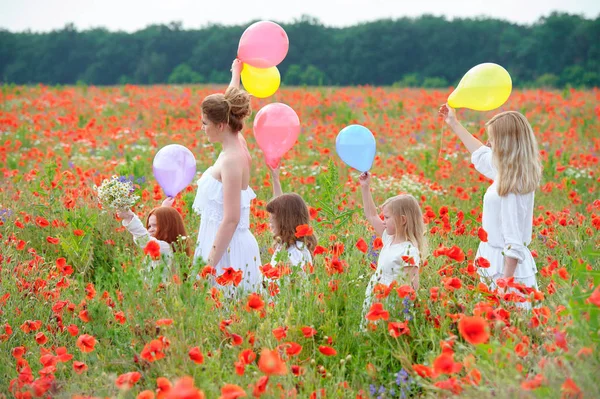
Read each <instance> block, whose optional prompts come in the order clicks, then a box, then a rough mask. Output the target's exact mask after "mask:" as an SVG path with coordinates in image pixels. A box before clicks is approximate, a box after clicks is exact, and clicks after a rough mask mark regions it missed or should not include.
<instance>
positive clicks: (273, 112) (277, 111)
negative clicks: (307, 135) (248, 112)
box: [254, 103, 300, 168]
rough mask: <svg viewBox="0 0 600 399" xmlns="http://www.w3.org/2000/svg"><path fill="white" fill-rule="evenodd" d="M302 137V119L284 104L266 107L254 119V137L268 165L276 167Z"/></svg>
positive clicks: (272, 104)
mask: <svg viewBox="0 0 600 399" xmlns="http://www.w3.org/2000/svg"><path fill="white" fill-rule="evenodd" d="M299 135H300V119H299V118H298V115H297V114H296V112H295V111H294V110H293V109H291V108H290V107H289V106H287V105H285V104H282V103H271V104H268V105H265V106H264V107H262V108H261V110H260V111H258V113H257V114H256V117H255V118H254V137H255V138H256V142H257V143H258V146H259V147H260V149H261V150H262V152H263V153H264V154H265V157H266V158H267V163H268V164H269V166H271V167H273V168H274V167H276V166H277V165H278V164H279V161H280V160H281V157H283V156H284V155H285V153H286V152H288V151H289V150H290V149H291V148H292V147H293V146H294V144H295V143H296V140H297V139H298V136H299Z"/></svg>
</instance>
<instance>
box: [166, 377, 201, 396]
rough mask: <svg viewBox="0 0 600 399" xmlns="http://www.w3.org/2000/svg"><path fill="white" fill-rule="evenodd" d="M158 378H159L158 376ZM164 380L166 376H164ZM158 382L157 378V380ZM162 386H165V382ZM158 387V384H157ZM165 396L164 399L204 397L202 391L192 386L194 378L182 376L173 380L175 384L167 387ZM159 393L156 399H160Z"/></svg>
mask: <svg viewBox="0 0 600 399" xmlns="http://www.w3.org/2000/svg"><path fill="white" fill-rule="evenodd" d="M159 380H160V378H159ZM165 380H166V378H165ZM157 383H158V380H157ZM163 386H165V387H166V385H165V382H163ZM159 387H160V385H159ZM167 389H168V390H167V392H166V396H164V399H204V398H205V396H204V392H202V391H201V390H200V389H198V388H196V387H195V386H194V379H193V378H192V377H183V378H180V379H178V380H177V381H175V385H173V386H170V387H169V388H167ZM161 397H162V396H161V394H160V393H159V394H158V395H157V397H156V399H161Z"/></svg>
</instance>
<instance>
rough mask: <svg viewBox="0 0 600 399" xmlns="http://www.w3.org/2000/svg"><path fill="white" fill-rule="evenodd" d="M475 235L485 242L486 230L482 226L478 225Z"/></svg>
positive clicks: (486, 237) (486, 238)
mask: <svg viewBox="0 0 600 399" xmlns="http://www.w3.org/2000/svg"><path fill="white" fill-rule="evenodd" d="M477 236H478V237H479V239H480V240H481V241H483V242H487V240H488V234H487V231H485V230H484V229H483V227H480V228H479V230H477Z"/></svg>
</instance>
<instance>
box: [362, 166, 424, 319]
mask: <svg viewBox="0 0 600 399" xmlns="http://www.w3.org/2000/svg"><path fill="white" fill-rule="evenodd" d="M359 182H360V186H361V192H362V200H363V206H364V211H365V216H366V217H367V220H368V221H369V223H370V224H371V226H373V228H374V229H375V232H376V233H377V235H378V236H380V237H381V240H382V241H383V248H382V249H381V252H380V253H379V258H378V259H377V270H376V271H375V274H374V275H373V276H372V277H371V280H370V281H369V285H368V286H367V290H366V292H365V301H364V303H363V326H364V316H365V314H366V313H367V312H368V311H369V308H370V306H371V302H372V295H373V289H374V288H375V286H376V285H377V284H384V285H387V286H389V285H390V284H392V283H393V282H397V284H399V285H411V286H412V288H413V289H414V290H415V291H417V290H418V289H419V266H420V264H421V259H424V258H425V256H426V253H427V240H426V238H425V224H424V222H423V213H422V212H421V208H420V206H419V203H418V202H417V200H416V199H415V197H413V196H412V195H410V194H402V195H397V196H395V197H392V198H389V199H388V200H386V201H385V202H384V203H383V205H382V206H381V209H382V211H383V220H381V218H380V217H379V214H378V212H377V208H376V206H375V202H374V201H373V196H372V195H371V187H370V183H371V175H370V174H369V173H368V172H365V173H363V174H361V175H360V177H359Z"/></svg>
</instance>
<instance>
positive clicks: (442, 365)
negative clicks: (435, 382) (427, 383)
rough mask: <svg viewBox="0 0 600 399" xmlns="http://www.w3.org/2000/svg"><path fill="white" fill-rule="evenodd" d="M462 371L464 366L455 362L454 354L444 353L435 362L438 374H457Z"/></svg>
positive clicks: (434, 365) (435, 369) (434, 366)
mask: <svg viewBox="0 0 600 399" xmlns="http://www.w3.org/2000/svg"><path fill="white" fill-rule="evenodd" d="M461 369H462V364H461V363H456V362H455V361H454V354H453V353H451V352H442V354H441V355H439V356H438V357H437V358H436V359H435V360H434V361H433V370H434V371H435V373H436V374H455V373H458V372H459V371H460V370H461Z"/></svg>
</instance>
